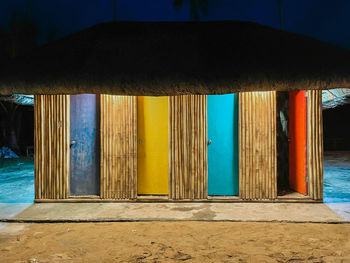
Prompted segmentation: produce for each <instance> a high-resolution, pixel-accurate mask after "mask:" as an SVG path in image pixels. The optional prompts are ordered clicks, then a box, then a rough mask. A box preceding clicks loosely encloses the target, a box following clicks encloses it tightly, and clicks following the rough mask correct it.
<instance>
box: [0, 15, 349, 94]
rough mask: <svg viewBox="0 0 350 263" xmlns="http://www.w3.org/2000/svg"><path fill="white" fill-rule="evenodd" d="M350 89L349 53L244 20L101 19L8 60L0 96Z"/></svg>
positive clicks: (0, 73)
mask: <svg viewBox="0 0 350 263" xmlns="http://www.w3.org/2000/svg"><path fill="white" fill-rule="evenodd" d="M332 88H350V51H348V50H345V49H342V48H340V47H336V46H333V45H330V44H327V43H323V42H321V41H318V40H315V39H312V38H310V37H306V36H302V35H298V34H294V33H290V32H284V31H280V30H277V29H273V28H270V27H266V26H262V25H259V24H255V23H249V22H235V21H221V22H112V23H104V24H99V25H96V26H94V27H91V28H89V29H86V30H83V31H81V32H79V33H77V34H74V35H72V36H69V37H67V38H64V39H61V40H58V41H56V42H53V43H51V44H48V45H46V46H43V47H40V48H38V49H36V50H35V51H34V52H32V53H31V54H28V55H26V56H24V57H21V58H17V59H16V60H13V61H10V62H8V63H6V65H5V66H4V68H3V69H2V70H1V72H0V94H16V93H21V94H77V93H107V94H119V95H123V94H124V95H156V96H159V95H179V94H222V93H232V92H237V91H263V90H284V91H287V90H300V89H332Z"/></svg>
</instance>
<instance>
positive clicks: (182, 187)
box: [169, 95, 208, 200]
mask: <svg viewBox="0 0 350 263" xmlns="http://www.w3.org/2000/svg"><path fill="white" fill-rule="evenodd" d="M207 166H208V165H207V97H206V96H201V95H185V96H171V97H169V198H170V199H176V200H179V199H189V200H193V199H206V198H207V176H208V168H207Z"/></svg>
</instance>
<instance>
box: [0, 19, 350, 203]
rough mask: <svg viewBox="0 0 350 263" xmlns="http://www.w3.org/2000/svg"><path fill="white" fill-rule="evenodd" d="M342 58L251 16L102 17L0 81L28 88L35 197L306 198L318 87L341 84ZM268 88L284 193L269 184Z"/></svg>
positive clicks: (316, 144)
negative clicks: (282, 100) (283, 107)
mask: <svg viewBox="0 0 350 263" xmlns="http://www.w3.org/2000/svg"><path fill="white" fill-rule="evenodd" d="M349 61H350V52H349V51H347V50H344V49H341V48H338V47H335V46H332V45H329V44H326V43H322V42H320V41H317V40H314V39H312V38H309V37H306V36H302V35H297V34H293V33H289V32H283V31H280V30H276V29H273V28H269V27H266V26H261V25H258V24H254V23H247V22H234V21H221V22H113V23H104V24H100V25H96V26H94V27H92V28H89V29H87V30H84V31H81V32H79V33H77V34H75V35H72V36H69V37H67V38H64V39H61V40H58V41H56V42H53V43H51V44H49V45H46V46H43V47H40V48H38V49H37V50H34V51H33V52H32V53H31V54H28V55H26V56H22V57H19V58H16V59H14V60H13V61H9V62H8V63H7V64H6V66H5V67H4V68H3V70H2V71H1V72H0V94H2V95H7V94H18V93H20V94H35V197H36V201H37V202H52V201H54V202H63V201H67V202H71V201H75V202H76V201H82V202H83V201H90V202H91V201H150V200H152V201H211V202H213V201H225V202H230V201H232V202H239V201H271V202H276V201H291V200H292V201H296V200H299V201H300V200H301V201H311V202H314V201H322V198H323V193H322V187H323V145H322V110H321V92H322V91H321V90H322V89H332V88H349V87H350V64H349ZM281 92H287V94H288V96H287V100H288V103H289V107H288V116H289V118H285V119H284V122H285V123H287V126H286V125H285V126H284V132H286V129H287V130H288V131H289V138H290V142H289V143H288V142H287V143H284V144H286V145H284V146H285V147H286V149H289V150H288V151H287V152H288V161H287V163H285V166H286V167H288V166H289V169H288V172H287V180H288V183H289V186H290V188H292V189H294V190H295V191H297V192H299V193H300V195H299V196H298V198H294V195H287V197H284V198H283V197H279V196H278V188H277V185H278V184H277V180H278V174H279V171H278V169H277V167H278V162H279V159H278V151H277V149H279V148H278V147H277V145H278V144H279V143H280V142H279V141H278V140H277V137H278V136H277V135H278V132H279V131H278V124H279V123H278V122H281V120H282V119H283V118H282V117H281V116H282V115H281V111H280V110H279V108H278V105H277V97H278V96H277V94H279V93H281ZM149 96H152V97H149ZM286 127H287V128H286ZM288 144H289V147H288ZM288 163H289V165H288ZM282 166H283V163H282ZM300 196H301V198H299V197H300Z"/></svg>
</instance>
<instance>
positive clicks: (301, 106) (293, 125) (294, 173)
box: [289, 91, 307, 195]
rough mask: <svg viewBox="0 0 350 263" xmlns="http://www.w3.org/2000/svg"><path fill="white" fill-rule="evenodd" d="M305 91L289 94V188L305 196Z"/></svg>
mask: <svg viewBox="0 0 350 263" xmlns="http://www.w3.org/2000/svg"><path fill="white" fill-rule="evenodd" d="M305 92H306V91H293V92H290V93H289V138H290V142H289V186H290V188H291V189H293V190H295V191H297V192H299V193H301V194H304V195H306V194H307V183H306V180H305V179H306V178H305V177H306V97H305Z"/></svg>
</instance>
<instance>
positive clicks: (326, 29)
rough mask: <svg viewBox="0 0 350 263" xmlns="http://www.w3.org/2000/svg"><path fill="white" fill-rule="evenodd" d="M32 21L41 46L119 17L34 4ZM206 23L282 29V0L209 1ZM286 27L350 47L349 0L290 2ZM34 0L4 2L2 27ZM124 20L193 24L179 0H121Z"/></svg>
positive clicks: (92, 5) (101, 3) (99, 1)
mask: <svg viewBox="0 0 350 263" xmlns="http://www.w3.org/2000/svg"><path fill="white" fill-rule="evenodd" d="M32 1H33V11H32V20H33V21H34V22H35V23H36V24H37V25H38V26H39V40H38V41H39V43H44V42H45V41H46V39H47V36H48V35H49V33H50V32H55V38H59V37H62V36H66V35H69V34H72V33H74V32H77V31H79V30H82V29H84V28H87V27H90V26H92V25H95V24H97V23H101V22H106V21H111V20H112V18H113V1H112V0H32ZM208 1H209V2H208V14H207V15H203V14H202V15H201V16H200V20H202V21H205V20H243V21H253V22H258V23H260V24H264V25H268V26H272V27H276V28H279V11H278V5H277V0H239V1H234V0H208ZM283 2H284V24H285V29H286V30H287V31H292V32H297V33H301V34H305V35H309V36H312V37H314V38H317V39H320V40H323V41H326V42H329V43H333V44H335V45H339V46H342V47H345V48H348V49H350V30H349V28H350V1H349V0H284V1H283ZM27 6H28V0H1V1H0V27H5V28H8V25H9V23H10V20H11V17H12V16H13V15H14V14H16V16H17V17H19V18H21V17H25V15H26V13H27V9H28V8H27ZM117 16H118V20H131V21H188V20H189V4H188V3H187V4H186V5H184V6H183V7H182V8H181V9H179V10H176V9H174V7H173V0H117Z"/></svg>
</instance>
